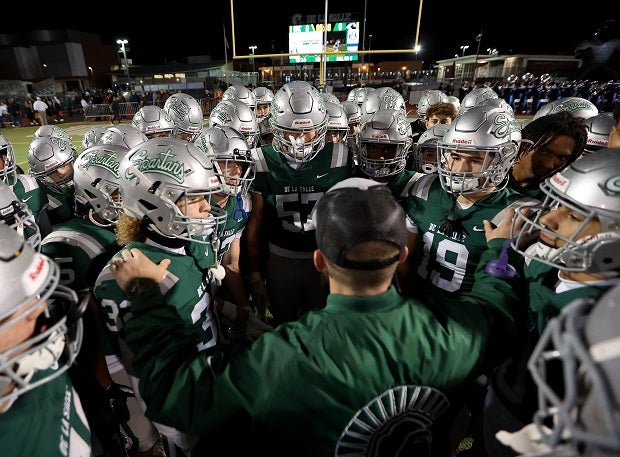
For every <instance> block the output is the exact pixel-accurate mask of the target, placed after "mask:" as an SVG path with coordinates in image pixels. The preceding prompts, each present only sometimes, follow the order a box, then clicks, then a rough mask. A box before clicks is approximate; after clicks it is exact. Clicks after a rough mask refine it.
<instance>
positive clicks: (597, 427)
mask: <svg viewBox="0 0 620 457" xmlns="http://www.w3.org/2000/svg"><path fill="white" fill-rule="evenodd" d="M618 322H620V286H615V287H613V288H611V289H609V290H608V291H606V292H605V293H604V294H603V295H602V296H601V297H600V298H598V300H595V299H593V298H589V299H577V300H574V301H572V302H571V303H569V304H568V305H567V306H566V307H564V308H562V310H561V312H560V314H559V315H558V316H557V317H555V318H553V319H551V321H549V322H548V323H547V325H546V327H545V330H544V331H543V333H542V335H541V337H540V338H539V340H538V343H537V344H536V347H535V348H534V351H533V352H532V355H531V356H530V358H529V361H528V370H529V371H530V373H531V375H532V379H533V380H534V383H535V384H536V387H537V389H538V409H537V411H536V412H535V414H534V424H535V425H536V427H537V428H538V431H539V432H540V435H541V437H542V442H543V443H545V444H546V445H548V446H549V447H550V448H551V451H552V453H553V451H555V453H553V454H551V453H550V454H549V455H567V456H568V455H571V456H581V457H586V456H587V457H616V456H618V455H620V421H619V420H618V417H619V415H620V409H619V406H618V405H619V404H620V383H618V376H620V357H619V355H618V349H617V348H618V338H620V332H619V330H618ZM558 378H559V379H558ZM558 381H559V382H558ZM559 451H562V452H559Z"/></svg>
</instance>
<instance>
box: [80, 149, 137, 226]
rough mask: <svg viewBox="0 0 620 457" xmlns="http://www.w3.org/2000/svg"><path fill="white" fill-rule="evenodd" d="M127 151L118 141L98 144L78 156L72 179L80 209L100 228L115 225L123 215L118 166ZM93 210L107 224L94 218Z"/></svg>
mask: <svg viewBox="0 0 620 457" xmlns="http://www.w3.org/2000/svg"><path fill="white" fill-rule="evenodd" d="M127 151H128V149H127V148H125V147H123V146H118V145H116V144H98V145H95V146H92V147H91V148H88V149H87V150H86V151H84V152H82V154H80V155H79V156H78V158H77V159H75V164H74V165H73V181H74V184H75V203H76V206H77V207H78V212H79V213H82V212H87V213H88V216H89V220H90V221H91V222H92V223H93V224H95V225H98V226H100V227H109V226H111V225H113V224H115V223H116V221H118V218H119V216H120V214H121V195H120V183H119V182H120V177H119V174H118V168H119V165H120V161H121V159H122V158H123V157H124V156H125V154H127ZM93 213H94V214H96V215H97V216H98V217H99V219H101V220H103V221H104V223H101V222H100V221H99V220H97V219H95V218H93Z"/></svg>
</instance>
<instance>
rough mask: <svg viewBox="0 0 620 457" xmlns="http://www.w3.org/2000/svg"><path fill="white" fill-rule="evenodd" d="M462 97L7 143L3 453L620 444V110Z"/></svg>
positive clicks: (503, 451)
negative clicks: (530, 113) (523, 107)
mask: <svg viewBox="0 0 620 457" xmlns="http://www.w3.org/2000/svg"><path fill="white" fill-rule="evenodd" d="M454 98H456V97H453V98H450V96H448V95H447V94H446V93H445V92H443V91H441V90H427V91H425V92H424V93H423V94H422V97H421V98H420V101H419V103H418V106H417V113H418V116H419V118H418V119H415V120H414V121H413V122H411V121H410V120H409V119H408V117H407V108H406V103H405V100H404V99H403V97H402V95H401V94H400V93H399V92H397V91H396V90H394V89H393V88H391V87H380V88H374V89H372V88H368V87H359V88H355V89H353V90H351V91H350V92H349V93H348V94H347V99H346V100H343V101H340V100H339V99H338V98H337V97H335V96H334V95H333V94H332V93H329V92H326V91H321V90H318V89H317V88H315V87H313V86H312V85H310V84H309V83H307V82H304V81H294V82H290V83H287V84H284V85H283V86H282V87H281V88H279V89H278V90H276V91H275V92H274V91H272V90H270V89H269V88H266V87H256V88H251V87H246V86H244V85H242V84H232V85H230V86H229V87H228V88H227V89H226V90H225V91H224V92H223V94H222V96H221V99H218V100H219V101H218V102H217V104H216V105H215V107H214V108H213V109H212V110H211V112H210V114H209V116H208V122H205V113H203V110H202V108H201V104H200V103H199V102H198V100H196V99H195V98H194V97H192V96H191V95H189V94H186V93H183V92H177V93H173V94H169V96H168V97H166V100H165V102H164V103H163V106H159V105H157V104H142V105H141V106H140V108H139V109H138V110H137V111H136V112H135V114H134V115H133V117H132V119H131V122H130V123H124V122H123V123H121V122H120V119H117V118H116V117H115V118H113V119H111V121H112V124H113V125H111V126H108V127H93V128H91V129H90V130H89V131H88V132H87V133H86V134H84V135H83V137H82V139H81V150H78V149H80V148H76V147H75V146H74V145H73V138H72V137H71V135H70V134H69V133H68V131H67V130H65V129H63V128H61V127H60V126H58V125H54V124H52V125H41V126H40V127H39V128H38V129H37V130H36V132H35V133H34V135H33V140H32V142H31V144H30V146H29V150H28V154H27V160H28V171H27V172H24V171H23V170H22V169H21V168H20V167H19V166H18V164H17V163H16V159H15V154H14V151H13V146H12V144H11V143H10V141H8V140H7V139H6V138H5V137H4V136H3V135H2V134H0V165H2V168H1V172H0V176H1V178H2V180H1V181H0V215H1V220H2V222H3V223H0V238H1V239H2V240H3V241H2V243H0V269H3V271H4V274H3V275H1V276H0V287H2V290H3V291H4V293H5V298H4V299H3V301H2V305H1V306H0V361H1V364H0V386H1V388H0V448H1V449H3V455H4V454H6V455H7V456H13V455H15V456H42V455H45V456H50V455H59V456H61V455H62V456H67V455H92V456H95V457H99V456H107V457H126V456H130V457H133V456H168V457H173V456H202V455H224V454H226V455H248V454H250V453H253V454H256V455H267V454H268V453H269V454H277V455H280V454H287V455H300V456H306V455H307V456H323V455H336V456H344V455H375V456H396V455H428V456H431V455H432V456H442V457H443V456H446V457H447V456H450V457H453V456H461V457H465V456H482V457H485V456H489V457H500V456H514V455H524V456H526V455H529V456H531V455H548V456H559V455H564V456H584V457H585V456H589V457H591V456H597V457H611V456H617V455H619V454H620V422H619V421H618V416H619V415H620V407H619V404H620V392H619V390H618V387H617V382H615V381H614V379H615V375H616V374H617V373H618V372H619V370H620V342H619V341H620V326H619V325H618V324H619V323H620V274H619V273H620V192H619V190H618V189H619V185H620V161H619V160H618V157H619V155H618V154H619V153H620V127H619V126H618V116H619V115H620V106H618V105H617V106H616V107H617V108H618V109H617V110H616V111H615V112H612V110H610V111H609V112H607V111H600V110H599V109H598V108H597V106H596V105H595V104H594V103H592V102H591V101H589V100H586V99H584V98H581V97H578V96H566V97H563V98H561V99H558V100H555V101H549V103H548V104H547V105H546V106H545V108H544V110H543V109H541V110H539V111H538V112H537V113H536V115H535V116H534V117H533V118H532V119H530V120H527V121H519V120H518V119H517V118H516V117H515V109H514V107H513V104H511V103H509V102H508V101H507V100H505V99H504V98H503V97H501V96H500V95H498V93H497V92H496V91H495V90H494V89H493V88H491V87H486V86H485V87H476V88H473V89H472V90H471V91H469V92H468V93H467V94H466V95H464V96H463V97H462V98H460V99H459V98H456V99H454ZM114 120H118V121H119V122H118V124H116V125H114V123H113V121H114ZM616 248H618V250H616ZM33 435H34V436H36V437H37V439H33Z"/></svg>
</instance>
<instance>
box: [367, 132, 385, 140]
mask: <svg viewBox="0 0 620 457" xmlns="http://www.w3.org/2000/svg"><path fill="white" fill-rule="evenodd" d="M370 137H371V138H373V139H375V140H389V139H390V137H389V136H388V135H386V134H385V133H373V134H372V135H371V136H370Z"/></svg>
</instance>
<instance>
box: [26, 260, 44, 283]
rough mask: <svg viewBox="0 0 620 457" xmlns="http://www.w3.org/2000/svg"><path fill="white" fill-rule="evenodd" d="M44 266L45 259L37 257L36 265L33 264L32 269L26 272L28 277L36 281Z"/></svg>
mask: <svg viewBox="0 0 620 457" xmlns="http://www.w3.org/2000/svg"><path fill="white" fill-rule="evenodd" d="M44 266H45V260H43V257H39V258H38V260H37V263H36V265H34V268H33V270H32V271H31V272H30V273H28V277H29V278H30V279H31V280H33V281H36V279H37V278H38V277H39V275H40V274H41V272H42V271H43V267H44Z"/></svg>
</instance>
